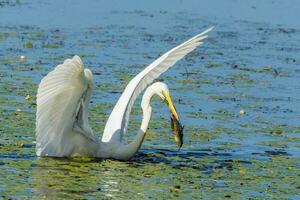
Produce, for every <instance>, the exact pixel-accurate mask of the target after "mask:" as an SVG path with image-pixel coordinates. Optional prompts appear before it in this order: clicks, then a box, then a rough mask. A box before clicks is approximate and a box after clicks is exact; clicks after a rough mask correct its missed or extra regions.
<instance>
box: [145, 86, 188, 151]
mask: <svg viewBox="0 0 300 200" xmlns="http://www.w3.org/2000/svg"><path fill="white" fill-rule="evenodd" d="M149 90H150V91H152V92H153V94H156V95H158V96H159V97H160V98H161V99H162V100H163V101H164V102H165V103H166V104H167V105H168V107H169V109H170V112H171V127H172V130H173V134H174V137H175V141H176V143H177V145H178V147H179V148H180V147H181V146H182V144H183V126H182V125H181V123H180V120H179V115H178V113H177V110H176V107H175V105H174V103H173V101H172V98H171V96H170V91H169V87H168V86H167V85H166V84H165V83H163V82H156V83H154V84H152V85H151V86H150V87H149Z"/></svg>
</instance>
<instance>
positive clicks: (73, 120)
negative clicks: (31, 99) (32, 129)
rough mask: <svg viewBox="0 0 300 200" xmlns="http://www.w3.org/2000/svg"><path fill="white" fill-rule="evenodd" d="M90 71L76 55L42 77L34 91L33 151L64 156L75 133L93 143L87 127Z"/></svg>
mask: <svg viewBox="0 0 300 200" xmlns="http://www.w3.org/2000/svg"><path fill="white" fill-rule="evenodd" d="M92 79H93V78H92V72H91V71H90V70H88V69H84V66H83V63H82V61H81V59H80V58H79V57H78V56H74V57H73V58H72V59H67V60H65V61H64V63H63V64H61V65H58V66H57V67H56V68H55V69H54V70H53V71H51V72H50V73H49V74H48V75H47V76H45V77H44V78H43V79H42V81H41V83H40V85H39V88H38V92H37V113H36V136H37V140H36V152H37V155H38V156H43V155H48V156H64V154H67V153H68V152H67V151H69V150H70V149H68V147H69V146H68V145H66V144H68V140H69V141H70V140H71V138H72V134H75V132H76V133H77V132H78V133H79V134H83V135H85V136H86V137H88V138H90V139H92V140H95V138H94V135H93V133H92V130H91V129H90V127H89V124H88V105H89V99H90V96H91V93H92V87H93V80H92Z"/></svg>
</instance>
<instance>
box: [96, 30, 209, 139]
mask: <svg viewBox="0 0 300 200" xmlns="http://www.w3.org/2000/svg"><path fill="white" fill-rule="evenodd" d="M212 29H213V27H211V28H209V29H207V30H205V31H203V32H202V33H200V34H198V35H196V36H194V37H192V38H191V39H189V40H187V41H186V42H184V43H182V44H180V45H178V46H177V47H175V48H173V49H171V50H169V51H168V52H167V53H165V54H163V55H162V56H161V57H159V58H158V59H156V60H155V61H154V62H153V63H151V64H150V65H148V66H147V67H146V68H145V69H144V70H143V71H142V72H140V73H139V74H138V75H137V76H135V77H134V78H133V79H132V80H131V81H130V82H129V83H128V85H127V86H126V88H125V90H124V92H123V93H122V95H121V97H120V98H119V100H118V102H117V104H116V105H115V107H114V109H113V111H112V113H111V115H110V116H109V119H108V121H107V123H106V125H105V129H104V133H103V137H102V142H109V141H111V139H112V138H113V139H116V140H118V139H121V138H120V137H122V136H123V135H124V134H125V133H126V131H127V125H128V121H129V114H130V111H131V108H132V105H133V103H134V101H135V99H136V98H137V96H138V95H139V94H140V93H141V92H142V91H143V90H144V89H145V88H146V87H147V86H148V85H149V84H150V83H152V82H153V81H154V80H155V79H156V78H158V77H159V76H160V75H161V74H162V73H164V72H165V71H166V70H167V69H169V68H170V67H171V66H173V65H174V64H175V63H176V62H177V61H178V60H180V59H182V58H183V57H184V56H185V55H186V54H188V53H189V52H191V51H193V50H194V49H195V48H196V47H197V46H199V45H201V44H202V40H204V39H205V38H206V37H207V35H205V34H206V33H208V32H209V31H211V30H212ZM114 135H115V136H116V137H114Z"/></svg>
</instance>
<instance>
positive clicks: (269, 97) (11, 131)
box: [0, 0, 300, 199]
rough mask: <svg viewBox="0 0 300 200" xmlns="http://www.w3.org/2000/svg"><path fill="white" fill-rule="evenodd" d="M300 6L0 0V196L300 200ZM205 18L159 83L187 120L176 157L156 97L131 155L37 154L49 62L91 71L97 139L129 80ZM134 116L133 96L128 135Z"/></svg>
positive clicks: (166, 117) (136, 124)
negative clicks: (196, 41) (38, 112)
mask: <svg viewBox="0 0 300 200" xmlns="http://www.w3.org/2000/svg"><path fill="white" fill-rule="evenodd" d="M299 6H300V5H299V2H298V1H271V0H266V1H263V2H261V1H248V2H245V1H241V0H230V1H226V3H225V1H218V0H213V1H210V2H209V3H208V2H205V1H194V0H191V1H180V0H178V1H172V3H170V2H169V1H164V2H161V1H151V3H150V1H149V2H141V1H136V0H132V1H126V2H123V3H121V4H120V2H117V1H111V2H110V3H108V2H105V1H84V2H83V1H51V2H48V1H45V2H31V1H22V0H21V1H1V0H0V113H1V119H0V174H1V175H0V194H1V196H2V198H3V199H7V198H8V199H9V198H11V199H23V198H25V199H27V198H28V199H32V198H33V199H41V198H44V199H58V198H72V199H74V198H76V199H96V198H107V199H119V198H120V199H121V198H122V199H124V198H128V199H132V198H135V199H150V198H151V199H169V198H178V199H196V198H200V199H224V198H228V199H229V198H232V199H273V198H275V199H276V198H278V199H298V198H300V196H299V193H300V170H299V167H300V156H299V155H300V145H299V144H300V135H299V133H300V126H299V121H300V120H299V119H300V106H299V105H300V104H299V103H300V96H299V94H300V86H299V78H300V77H299V76H300V73H299V72H300V67H299V64H300V58H299V52H300V51H299V50H300V40H299V38H300V29H299V20H297V19H299V17H300V16H299V15H300V14H298V13H299V12H296V11H297V10H296V9H297V8H299ZM212 25H215V26H216V27H215V29H214V31H213V32H211V33H210V34H209V35H210V37H209V38H208V39H207V40H206V41H205V43H204V44H203V45H202V46H201V47H200V48H198V49H197V50H195V51H194V52H193V53H191V54H189V55H188V56H187V57H186V58H184V59H183V60H181V61H180V62H178V63H177V64H176V65H175V66H174V67H173V68H171V69H170V70H169V71H167V72H166V73H165V74H164V75H163V76H161V77H160V80H161V81H164V82H165V83H167V84H168V85H169V88H170V90H171V95H172V97H173V98H174V101H175V104H176V105H177V110H178V112H179V113H180V116H181V118H182V123H183V124H184V125H185V137H184V146H183V148H182V149H181V151H179V152H178V151H177V147H176V144H175V143H174V141H173V136H172V134H171V130H170V122H169V115H168V114H167V113H168V109H167V107H166V106H165V105H164V104H163V103H162V102H161V101H160V100H159V99H158V98H155V99H154V101H153V103H152V105H153V107H154V109H153V112H154V113H153V118H152V120H151V123H150V127H149V134H148V135H147V137H146V139H145V142H144V144H143V146H142V149H141V150H140V151H139V153H138V155H137V156H136V157H135V158H134V159H132V160H131V161H128V162H119V161H115V160H97V159H87V158H76V159H71V160H70V159H53V158H37V157H36V156H35V144H34V141H35V131H34V129H35V124H34V122H35V109H36V104H35V95H36V89H37V86H38V83H39V81H40V80H41V78H42V77H43V76H44V75H46V74H47V73H48V72H49V71H51V70H52V69H53V67H54V66H56V65H57V64H59V63H61V62H63V60H64V59H66V58H69V57H72V56H73V55H74V54H78V55H80V56H81V57H82V59H83V61H84V63H85V65H86V67H88V68H90V69H91V70H92V71H93V73H94V80H95V85H96V87H95V91H94V94H93V97H92V100H91V112H90V122H91V126H92V128H93V130H94V132H95V133H96V134H97V135H98V136H99V137H100V136H101V134H102V131H103V129H104V125H105V122H106V119H107V118H108V116H109V114H110V112H111V110H112V108H113V106H114V104H115V102H116V101H117V99H118V97H119V96H120V94H121V92H122V91H123V89H124V88H125V86H126V84H127V83H128V82H129V80H130V79H131V78H133V77H134V76H135V75H136V74H137V73H138V72H140V71H141V70H142V69H143V68H144V67H145V66H146V65H147V64H149V63H151V62H152V61H153V60H154V59H156V58H157V57H158V56H159V55H161V54H162V53H164V52H165V51H167V50H168V49H170V48H172V47H174V46H176V45H178V44H180V43H181V42H183V41H184V40H186V39H188V38H189V37H191V36H193V35H195V34H197V33H199V32H200V31H202V30H204V29H205V28H207V27H209V26H212ZM21 55H24V56H26V59H21V58H20V56H21ZM112 83H113V84H112ZM241 110H243V111H244V113H243V112H242V114H240V113H241ZM140 116H141V111H140V107H139V102H137V103H136V104H135V107H134V110H133V112H132V116H131V122H130V127H129V134H128V136H126V140H128V141H130V140H131V139H132V137H133V136H134V135H135V133H136V132H137V130H138V127H139V124H140V121H141V120H140ZM154 191H155V192H154Z"/></svg>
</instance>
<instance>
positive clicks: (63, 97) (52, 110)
mask: <svg viewBox="0 0 300 200" xmlns="http://www.w3.org/2000/svg"><path fill="white" fill-rule="evenodd" d="M211 30H212V28H209V29H207V30H205V31H204V32H202V33H200V34H198V35H196V36H195V37H193V38H191V39H189V40H188V41H186V42H184V43H182V44H180V45H179V46H177V47H175V48H173V49H171V50H169V51H168V52H167V53H165V54H164V55H162V56H161V57H159V58H158V59H157V60H155V61H154V62H153V63H151V64H150V65H149V66H148V67H146V68H145V69H144V70H143V71H142V72H140V73H139V74H138V75H137V76H135V77H134V78H133V79H132V80H131V81H130V82H129V83H128V85H127V86H126V88H125V90H124V92H123V93H122V95H121V97H120V98H119V100H118V102H117V104H116V105H115V107H114V109H113V111H112V113H111V115H110V116H109V119H108V121H107V123H106V126H105V129H104V133H103V137H102V140H99V139H98V138H96V137H95V136H94V134H93V133H92V130H91V128H90V127H89V124H88V105H89V100H90V97H91V93H92V90H93V77H92V72H91V71H90V70H89V69H84V66H83V63H82V61H81V59H80V58H79V57H78V56H74V57H73V58H72V59H67V60H65V61H64V63H63V64H61V65H58V66H57V67H56V68H55V69H54V70H53V71H51V72H50V73H49V74H48V75H47V76H46V77H44V78H43V79H42V81H41V83H40V85H39V88H38V94H37V113H36V135H37V146H36V152H37V155H38V156H55V157H63V156H66V157H68V156H73V155H82V156H92V157H103V158H116V159H123V160H125V159H130V158H131V157H132V156H133V155H134V154H135V153H136V151H137V150H138V149H139V147H140V145H141V143H142V141H143V138H144V136H145V133H146V129H147V126H148V123H149V120H150V117H151V111H152V109H151V106H150V99H151V97H152V96H153V95H159V96H160V97H161V98H163V99H164V98H165V96H164V95H165V94H167V95H169V91H168V87H167V86H166V85H165V84H163V83H155V84H153V85H152V86H150V87H148V89H147V90H146V92H145V94H144V96H143V100H142V109H143V121H142V125H141V129H140V132H139V133H138V134H137V136H136V138H135V139H134V140H133V141H132V142H131V143H130V144H128V145H125V144H123V143H122V136H123V135H124V134H125V133H126V130H127V125H128V121H129V114H130V111H131V108H132V105H133V103H134V101H135V99H136V98H137V96H139V95H140V93H141V92H142V91H143V90H144V89H146V87H147V86H148V85H149V84H151V83H152V82H153V81H154V80H155V79H156V78H158V77H159V76H160V75H161V74H162V73H163V72H165V71H166V70H167V69H168V68H170V67H171V66H173V65H174V64H175V63H176V62H177V61H178V60H180V59H181V58H183V57H184V56H185V55H186V54H188V53H189V52H191V51H192V50H194V49H195V48H196V47H197V46H199V45H200V44H202V40H203V39H205V38H206V37H207V35H205V34H206V33H208V32H209V31H211Z"/></svg>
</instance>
